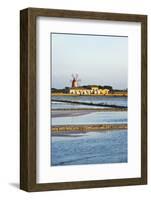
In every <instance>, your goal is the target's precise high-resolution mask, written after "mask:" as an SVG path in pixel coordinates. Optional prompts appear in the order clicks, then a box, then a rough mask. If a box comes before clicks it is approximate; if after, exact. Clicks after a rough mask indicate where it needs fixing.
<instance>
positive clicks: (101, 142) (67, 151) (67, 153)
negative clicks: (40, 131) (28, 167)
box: [51, 130, 127, 166]
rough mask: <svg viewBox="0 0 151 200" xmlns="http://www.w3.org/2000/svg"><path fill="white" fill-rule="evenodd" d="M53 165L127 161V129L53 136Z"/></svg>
mask: <svg viewBox="0 0 151 200" xmlns="http://www.w3.org/2000/svg"><path fill="white" fill-rule="evenodd" d="M51 145H52V146H51V152H52V154H51V156H52V157H51V165H52V166H57V165H82V164H99V163H100V164H103V163H125V162H127V130H111V131H101V132H88V133H80V134H71V135H67V134H66V135H65V136H58V137H56V136H52V143H51Z"/></svg>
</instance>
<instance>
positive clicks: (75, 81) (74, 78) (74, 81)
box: [71, 74, 81, 88]
mask: <svg viewBox="0 0 151 200" xmlns="http://www.w3.org/2000/svg"><path fill="white" fill-rule="evenodd" d="M80 81H81V80H80V79H78V74H76V75H74V74H72V81H71V83H72V84H71V87H72V88H76V87H78V85H79V82H80Z"/></svg>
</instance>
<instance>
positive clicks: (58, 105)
mask: <svg viewBox="0 0 151 200" xmlns="http://www.w3.org/2000/svg"><path fill="white" fill-rule="evenodd" d="M52 99H53V100H55V99H56V100H68V101H77V102H88V103H97V104H98V103H104V104H108V105H118V106H127V97H111V96H53V97H52ZM51 103H52V109H65V108H69V109H70V108H89V107H93V108H94V107H95V106H87V105H77V104H72V103H62V102H55V101H52V102H51Z"/></svg>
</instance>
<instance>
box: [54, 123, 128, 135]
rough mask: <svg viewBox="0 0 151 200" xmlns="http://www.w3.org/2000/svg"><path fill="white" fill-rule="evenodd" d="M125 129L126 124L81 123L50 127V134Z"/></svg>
mask: <svg viewBox="0 0 151 200" xmlns="http://www.w3.org/2000/svg"><path fill="white" fill-rule="evenodd" d="M119 129H127V124H83V125H80V124H79V125H57V126H52V127H51V132H52V135H60V134H63V133H68V134H71V133H80V132H83V133H84V132H89V131H101V130H119Z"/></svg>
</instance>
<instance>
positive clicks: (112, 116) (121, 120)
mask: <svg viewBox="0 0 151 200" xmlns="http://www.w3.org/2000/svg"><path fill="white" fill-rule="evenodd" d="M126 123H127V112H126V111H124V112H121V111H119V112H113V111H112V112H92V113H89V114H85V115H80V116H72V114H71V116H70V117H56V118H52V125H69V124H70V125H73V124H126Z"/></svg>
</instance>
